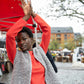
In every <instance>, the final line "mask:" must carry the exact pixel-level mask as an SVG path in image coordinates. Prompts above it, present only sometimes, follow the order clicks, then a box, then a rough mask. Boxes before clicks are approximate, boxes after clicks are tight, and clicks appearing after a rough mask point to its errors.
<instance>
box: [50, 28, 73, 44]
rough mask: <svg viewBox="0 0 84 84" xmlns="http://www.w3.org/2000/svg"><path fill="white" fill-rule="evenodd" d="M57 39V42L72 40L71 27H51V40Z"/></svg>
mask: <svg viewBox="0 0 84 84" xmlns="http://www.w3.org/2000/svg"><path fill="white" fill-rule="evenodd" d="M52 40H57V41H59V43H61V44H62V43H65V42H66V41H68V40H72V41H73V40H74V32H73V29H72V27H52V28H51V41H52Z"/></svg>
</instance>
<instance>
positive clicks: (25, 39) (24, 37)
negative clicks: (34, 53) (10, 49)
mask: <svg viewBox="0 0 84 84" xmlns="http://www.w3.org/2000/svg"><path fill="white" fill-rule="evenodd" d="M16 41H17V44H18V46H19V48H20V49H21V50H22V51H23V52H24V51H26V50H28V51H31V50H32V38H30V37H29V35H28V34H27V33H26V32H21V33H18V35H17V37H16Z"/></svg>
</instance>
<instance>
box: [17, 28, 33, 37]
mask: <svg viewBox="0 0 84 84" xmlns="http://www.w3.org/2000/svg"><path fill="white" fill-rule="evenodd" d="M21 32H26V33H27V34H28V35H29V37H30V38H33V33H32V31H31V30H30V29H29V28H27V27H23V29H22V30H21V31H20V32H18V33H21Z"/></svg>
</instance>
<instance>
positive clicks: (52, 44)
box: [49, 40, 59, 50]
mask: <svg viewBox="0 0 84 84" xmlns="http://www.w3.org/2000/svg"><path fill="white" fill-rule="evenodd" d="M49 49H50V50H56V49H59V42H58V41H57V40H53V41H51V42H50V44H49Z"/></svg>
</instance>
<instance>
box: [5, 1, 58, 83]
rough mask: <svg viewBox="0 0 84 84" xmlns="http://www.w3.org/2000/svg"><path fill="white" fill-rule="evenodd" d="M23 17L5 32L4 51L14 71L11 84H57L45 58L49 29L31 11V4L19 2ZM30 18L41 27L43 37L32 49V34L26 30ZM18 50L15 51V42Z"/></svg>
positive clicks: (50, 66)
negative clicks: (38, 44)
mask: <svg viewBox="0 0 84 84" xmlns="http://www.w3.org/2000/svg"><path fill="white" fill-rule="evenodd" d="M27 1H28V0H27ZM21 2H22V5H20V6H21V7H22V9H23V11H24V17H23V18H21V19H20V20H18V21H17V22H16V23H15V24H14V25H13V26H12V27H11V28H10V30H9V31H8V32H7V35H6V49H7V54H8V57H9V59H10V61H11V62H12V63H13V66H14V69H13V74H12V80H11V84H59V83H58V81H57V79H56V74H55V72H54V69H53V68H52V65H51V63H50V62H49V60H48V59H47V57H46V56H45V53H46V52H47V49H48V45H49V41H50V27H49V25H48V24H47V23H46V22H45V21H44V20H43V19H42V18H41V17H40V16H38V15H37V14H35V13H34V12H33V11H32V8H31V3H30V2H29V1H28V4H26V3H25V1H24V0H21ZM30 16H32V17H33V18H34V20H35V21H36V22H37V23H38V24H39V25H40V26H41V29H42V32H43V35H42V41H41V44H40V46H38V47H37V48H36V47H35V48H32V41H33V34H32V32H31V30H30V29H29V28H26V27H24V26H26V24H27V22H26V21H27V20H28V19H29V18H30ZM15 40H16V41H17V44H18V47H19V48H20V50H19V49H16V42H15Z"/></svg>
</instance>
